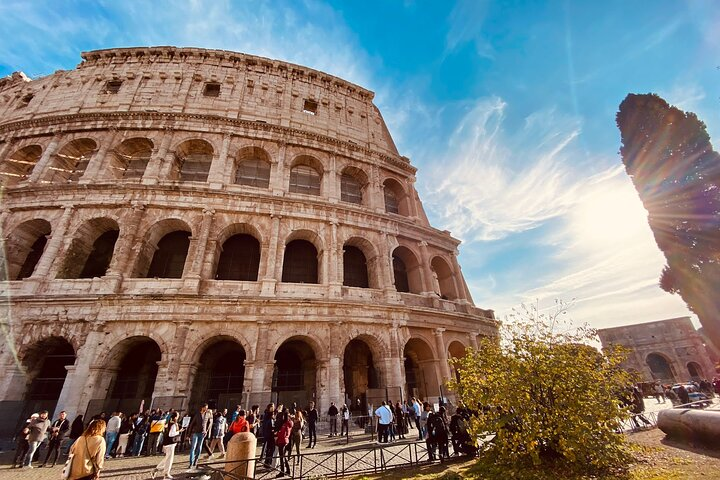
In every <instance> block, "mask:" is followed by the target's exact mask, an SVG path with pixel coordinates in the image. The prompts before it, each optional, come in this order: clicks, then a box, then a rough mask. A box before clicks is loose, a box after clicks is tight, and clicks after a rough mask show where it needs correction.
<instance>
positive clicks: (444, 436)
mask: <svg viewBox="0 0 720 480" xmlns="http://www.w3.org/2000/svg"><path fill="white" fill-rule="evenodd" d="M428 423H430V421H429V420H428ZM430 429H431V432H432V437H433V443H434V444H435V445H437V448H438V456H439V457H440V461H442V460H443V459H447V458H449V457H450V452H449V449H448V436H449V428H448V421H447V414H446V413H445V407H440V409H439V410H438V412H437V413H434V414H433V415H432V425H431V426H430Z"/></svg>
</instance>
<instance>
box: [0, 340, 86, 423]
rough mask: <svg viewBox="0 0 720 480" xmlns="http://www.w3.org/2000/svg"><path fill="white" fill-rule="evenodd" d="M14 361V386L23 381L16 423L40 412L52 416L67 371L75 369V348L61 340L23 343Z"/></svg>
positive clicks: (68, 342)
mask: <svg viewBox="0 0 720 480" xmlns="http://www.w3.org/2000/svg"><path fill="white" fill-rule="evenodd" d="M18 358H19V360H20V365H21V377H20V378H18V379H17V381H16V382H14V383H19V382H18V381H20V382H21V381H22V380H24V385H22V386H21V388H22V390H23V395H22V398H23V400H22V407H21V409H20V412H19V413H20V416H19V418H17V419H16V420H17V422H22V421H24V420H25V419H26V418H28V417H29V416H30V415H31V414H32V413H36V412H38V411H40V410H47V411H49V412H50V415H52V413H53V411H54V410H55V407H56V406H57V402H58V400H59V399H60V393H61V392H62V390H63V387H64V385H65V381H66V380H67V367H70V366H72V365H75V362H76V360H77V356H76V349H75V346H74V345H72V343H71V342H70V341H68V340H67V339H66V338H65V337H63V336H57V335H50V336H44V337H42V338H39V339H36V340H34V341H33V342H31V343H27V344H26V345H25V346H24V347H23V348H22V349H21V350H20V352H19V355H18ZM6 373H9V372H6ZM21 379H22V380H21ZM15 386H16V387H17V385H15Z"/></svg>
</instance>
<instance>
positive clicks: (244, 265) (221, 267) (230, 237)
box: [212, 223, 263, 281]
mask: <svg viewBox="0 0 720 480" xmlns="http://www.w3.org/2000/svg"><path fill="white" fill-rule="evenodd" d="M262 245H263V237H262V235H261V234H260V231H259V230H258V229H257V228H255V227H254V226H253V225H250V224H248V223H233V224H231V225H228V226H227V227H225V228H224V229H223V230H222V231H221V232H220V234H219V235H218V239H217V241H216V242H215V254H214V255H213V272H214V274H213V277H212V278H215V279H217V280H243V281H257V280H258V277H259V274H260V264H261V260H262V255H263V248H262ZM233 272H234V273H233Z"/></svg>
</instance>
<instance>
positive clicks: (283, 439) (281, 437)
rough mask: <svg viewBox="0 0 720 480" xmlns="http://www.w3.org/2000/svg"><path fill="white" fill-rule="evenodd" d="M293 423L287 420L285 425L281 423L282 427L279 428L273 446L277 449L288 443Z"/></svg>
mask: <svg viewBox="0 0 720 480" xmlns="http://www.w3.org/2000/svg"><path fill="white" fill-rule="evenodd" d="M292 427H293V422H292V420H289V419H288V421H287V422H285V423H283V426H282V427H280V431H279V432H278V434H277V440H275V445H277V446H278V447H284V446H285V445H287V444H288V443H290V433H291V432H292Z"/></svg>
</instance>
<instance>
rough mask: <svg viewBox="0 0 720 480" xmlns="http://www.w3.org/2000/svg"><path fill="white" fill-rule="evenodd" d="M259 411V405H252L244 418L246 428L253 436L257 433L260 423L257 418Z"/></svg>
mask: <svg viewBox="0 0 720 480" xmlns="http://www.w3.org/2000/svg"><path fill="white" fill-rule="evenodd" d="M259 411H260V405H253V406H252V407H250V414H249V415H248V416H247V417H246V418H245V420H246V421H247V424H248V428H249V429H250V430H249V432H250V433H252V434H253V435H255V436H257V434H258V425H259V424H260V419H259V418H258V413H259Z"/></svg>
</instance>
